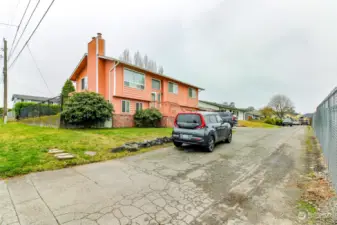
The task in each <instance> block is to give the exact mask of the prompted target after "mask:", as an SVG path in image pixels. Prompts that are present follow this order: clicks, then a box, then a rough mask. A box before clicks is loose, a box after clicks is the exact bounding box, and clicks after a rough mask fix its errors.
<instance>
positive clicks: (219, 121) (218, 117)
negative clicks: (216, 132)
mask: <svg viewBox="0 0 337 225" xmlns="http://www.w3.org/2000/svg"><path fill="white" fill-rule="evenodd" d="M216 120H217V121H218V123H222V119H221V117H220V116H219V115H216Z"/></svg>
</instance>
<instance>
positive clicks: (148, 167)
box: [0, 127, 304, 225]
mask: <svg viewBox="0 0 337 225" xmlns="http://www.w3.org/2000/svg"><path fill="white" fill-rule="evenodd" d="M303 134H304V129H303V128H301V127H293V128H280V129H237V132H236V133H235V135H234V138H233V142H232V143H231V144H219V145H218V146H217V147H216V149H215V151H214V152H213V153H205V152H202V151H201V150H200V149H198V148H196V149H193V148H186V149H184V150H182V149H181V150H178V149H176V148H173V147H171V148H167V149H162V150H158V151H153V152H149V153H145V154H141V155H137V156H133V157H128V158H124V159H121V160H112V161H107V162H102V163H95V164H89V165H84V166H77V167H73V168H67V169H62V170H56V171H47V172H41V173H33V174H29V175H26V176H22V177H17V178H13V179H9V180H5V181H0V225H7V224H8V225H9V224H11V225H14V224H15V225H16V224H21V225H26V224H27V225H28V224H41V225H54V224H67V225H77V224H85V225H91V224H99V225H103V224H109V225H127V224H130V225H131V224H132V225H136V224H138V225H143V224H144V225H145V224H151V225H155V224H173V225H177V224H207V225H214V224H259V222H261V224H272V223H268V221H276V224H291V223H287V222H289V219H287V220H285V219H284V218H277V215H274V214H273V213H271V212H272V210H274V209H275V210H276V208H278V207H280V206H281V205H282V204H283V203H282V201H284V199H283V200H282V199H281V200H279V199H278V197H277V196H275V194H278V193H274V195H273V196H274V199H272V200H273V201H276V203H277V204H276V205H269V206H268V205H266V204H267V203H268V199H265V200H264V202H263V201H261V202H260V203H259V204H260V205H255V203H256V202H255V203H254V204H251V205H250V208H247V207H244V206H242V205H240V204H239V202H240V200H239V199H238V198H239V196H240V195H244V196H245V197H243V198H244V199H251V197H256V198H257V199H255V200H262V199H264V197H265V196H264V194H263V193H266V192H263V191H262V190H264V191H267V192H268V191H269V188H273V187H275V186H276V185H282V182H283V181H284V180H285V179H288V177H289V176H290V175H291V171H292V170H294V169H295V167H296V157H298V155H297V154H294V153H291V152H294V151H293V150H294V149H295V150H296V149H300V148H301V142H300V140H301V139H302V138H303ZM295 152H296V151H295ZM257 191H259V192H257ZM233 193H234V194H233ZM282 193H283V192H282ZM282 196H283V195H282ZM283 197H284V196H283ZM285 197H287V196H285ZM289 197H290V198H293V197H294V196H289ZM256 204H257V203H256ZM274 204H275V202H274ZM252 207H253V209H252ZM239 209H240V210H241V212H240V210H239ZM259 210H262V211H263V210H266V211H263V213H262V211H261V214H259V215H260V216H258V217H256V216H255V217H254V216H253V217H252V216H247V212H253V213H260V211H259ZM278 210H280V212H285V213H286V212H287V211H285V210H287V208H286V207H283V209H282V208H280V209H278ZM242 211H246V214H245V213H244V214H243V215H241V214H240V213H242ZM229 212H232V213H231V214H229ZM233 221H234V222H233ZM235 221H239V223H236V222H235ZM266 222H267V223H266Z"/></svg>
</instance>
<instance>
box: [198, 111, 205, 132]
mask: <svg viewBox="0 0 337 225" xmlns="http://www.w3.org/2000/svg"><path fill="white" fill-rule="evenodd" d="M196 114H197V115H199V116H200V120H201V124H200V126H197V127H196V129H201V128H204V127H206V123H205V118H204V116H203V115H201V114H199V113H196Z"/></svg>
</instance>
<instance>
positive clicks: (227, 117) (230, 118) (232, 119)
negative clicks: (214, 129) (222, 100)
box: [219, 112, 238, 127]
mask: <svg viewBox="0 0 337 225" xmlns="http://www.w3.org/2000/svg"><path fill="white" fill-rule="evenodd" d="M219 115H220V117H221V119H223V120H224V121H226V122H228V123H229V124H230V125H231V127H234V126H235V125H237V123H238V120H237V118H236V116H235V115H233V114H232V113H231V112H219Z"/></svg>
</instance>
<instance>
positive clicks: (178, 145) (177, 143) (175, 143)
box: [173, 141, 183, 148]
mask: <svg viewBox="0 0 337 225" xmlns="http://www.w3.org/2000/svg"><path fill="white" fill-rule="evenodd" d="M173 144H174V146H176V147H177V148H179V147H181V146H182V145H183V143H181V142H175V141H174V142H173Z"/></svg>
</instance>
